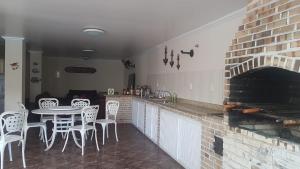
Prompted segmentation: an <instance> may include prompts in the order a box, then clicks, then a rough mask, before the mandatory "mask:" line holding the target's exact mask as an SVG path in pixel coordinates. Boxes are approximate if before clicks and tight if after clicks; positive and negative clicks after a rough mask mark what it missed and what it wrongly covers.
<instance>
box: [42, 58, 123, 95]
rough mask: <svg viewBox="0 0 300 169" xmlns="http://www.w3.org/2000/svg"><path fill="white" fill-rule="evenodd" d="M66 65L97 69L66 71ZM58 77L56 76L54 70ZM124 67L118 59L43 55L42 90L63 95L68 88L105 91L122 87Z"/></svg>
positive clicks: (118, 89)
mask: <svg viewBox="0 0 300 169" xmlns="http://www.w3.org/2000/svg"><path fill="white" fill-rule="evenodd" d="M66 66H90V67H94V68H96V69H97V72H96V73H94V74H78V73H66V72H65V71H64V68H65V67H66ZM57 71H59V72H60V78H56V72H57ZM124 75H125V68H124V66H123V64H122V62H121V61H120V60H103V59H90V60H83V59H74V58H58V57H45V58H44V60H43V82H42V84H43V91H48V92H49V93H50V94H52V95H54V96H65V95H66V94H67V92H68V91H69V89H77V90H98V92H99V91H107V89H108V88H114V89H115V91H121V90H122V89H123V87H124Z"/></svg>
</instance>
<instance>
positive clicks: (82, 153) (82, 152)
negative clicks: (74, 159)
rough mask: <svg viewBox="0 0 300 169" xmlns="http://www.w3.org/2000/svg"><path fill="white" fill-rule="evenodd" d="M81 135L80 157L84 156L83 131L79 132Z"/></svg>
mask: <svg viewBox="0 0 300 169" xmlns="http://www.w3.org/2000/svg"><path fill="white" fill-rule="evenodd" d="M80 134H81V155H82V156H83V155H84V144H85V136H84V135H85V132H84V131H80Z"/></svg>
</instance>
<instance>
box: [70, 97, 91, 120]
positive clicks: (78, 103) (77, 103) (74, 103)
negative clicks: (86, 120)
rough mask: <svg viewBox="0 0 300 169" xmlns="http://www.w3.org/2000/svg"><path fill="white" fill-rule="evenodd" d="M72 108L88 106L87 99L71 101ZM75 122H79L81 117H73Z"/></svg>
mask: <svg viewBox="0 0 300 169" xmlns="http://www.w3.org/2000/svg"><path fill="white" fill-rule="evenodd" d="M71 106H72V107H78V108H84V107H86V106H90V100H89V99H73V100H72V101H71ZM75 121H81V116H75Z"/></svg>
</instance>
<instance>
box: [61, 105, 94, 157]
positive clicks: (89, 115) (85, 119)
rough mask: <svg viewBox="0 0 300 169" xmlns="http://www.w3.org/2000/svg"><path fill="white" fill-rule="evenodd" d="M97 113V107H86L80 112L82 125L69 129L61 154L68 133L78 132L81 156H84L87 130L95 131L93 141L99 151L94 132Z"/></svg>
mask: <svg viewBox="0 0 300 169" xmlns="http://www.w3.org/2000/svg"><path fill="white" fill-rule="evenodd" d="M98 111H99V106H98V105H96V106H88V107H85V108H83V109H82V111H81V120H82V124H81V125H76V126H72V127H70V128H69V131H68V133H67V139H66V141H65V145H64V148H63V149H62V152H64V151H65V148H66V145H67V143H68V139H69V134H70V132H71V131H78V132H80V134H81V149H82V150H81V155H84V145H85V134H86V132H87V131H89V130H92V131H95V141H96V146H97V150H98V151H99V146H98V140H97V130H96V118H97V114H98ZM72 134H73V133H72ZM73 138H74V137H73Z"/></svg>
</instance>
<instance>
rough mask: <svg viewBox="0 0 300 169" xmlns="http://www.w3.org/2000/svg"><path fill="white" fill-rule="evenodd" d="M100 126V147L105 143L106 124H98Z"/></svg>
mask: <svg viewBox="0 0 300 169" xmlns="http://www.w3.org/2000/svg"><path fill="white" fill-rule="evenodd" d="M100 124H101V126H102V145H104V143H105V128H106V123H100Z"/></svg>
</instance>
